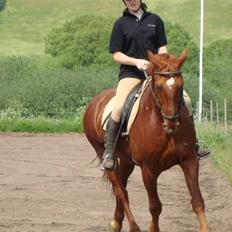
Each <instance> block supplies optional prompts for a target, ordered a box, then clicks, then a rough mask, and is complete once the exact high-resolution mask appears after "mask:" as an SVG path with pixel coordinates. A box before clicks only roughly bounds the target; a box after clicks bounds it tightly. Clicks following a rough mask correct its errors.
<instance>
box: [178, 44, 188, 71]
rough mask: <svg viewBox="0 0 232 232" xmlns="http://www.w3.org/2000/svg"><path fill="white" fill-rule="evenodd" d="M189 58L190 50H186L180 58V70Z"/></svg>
mask: <svg viewBox="0 0 232 232" xmlns="http://www.w3.org/2000/svg"><path fill="white" fill-rule="evenodd" d="M187 57H188V49H187V48H185V49H184V51H183V52H182V54H181V55H180V57H179V58H178V65H177V67H178V68H180V67H181V66H182V65H183V63H184V62H185V61H186V60H187Z"/></svg>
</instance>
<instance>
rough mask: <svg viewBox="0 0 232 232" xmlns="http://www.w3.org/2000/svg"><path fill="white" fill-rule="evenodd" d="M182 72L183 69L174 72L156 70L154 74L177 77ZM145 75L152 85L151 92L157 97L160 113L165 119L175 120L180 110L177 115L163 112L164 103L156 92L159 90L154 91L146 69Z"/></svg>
mask: <svg viewBox="0 0 232 232" xmlns="http://www.w3.org/2000/svg"><path fill="white" fill-rule="evenodd" d="M180 74H181V70H178V71H174V72H158V71H155V72H154V75H160V76H164V77H166V78H171V77H175V76H177V75H180ZM144 75H145V77H146V79H147V81H148V84H149V86H150V88H151V93H152V95H153V97H154V98H155V101H156V105H157V106H158V108H159V110H160V113H161V115H162V117H163V118H164V119H167V120H174V119H177V118H179V116H180V113H179V112H178V113H177V114H175V115H167V114H165V113H164V112H163V109H162V105H161V104H160V101H159V98H158V97H157V95H156V94H157V90H156V91H155V92H154V91H153V89H152V86H151V83H150V81H149V77H148V75H147V72H146V71H144Z"/></svg>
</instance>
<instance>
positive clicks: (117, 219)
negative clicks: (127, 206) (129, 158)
mask: <svg viewBox="0 0 232 232" xmlns="http://www.w3.org/2000/svg"><path fill="white" fill-rule="evenodd" d="M133 170H134V164H132V163H128V162H123V160H121V162H120V165H119V167H118V175H119V177H120V179H121V182H122V184H123V186H124V188H125V189H126V186H127V181H128V178H129V176H130V174H131V173H132V172H133ZM125 194H126V197H127V199H128V193H127V191H126V192H125ZM124 216H125V214H124V210H123V205H122V202H121V200H120V199H119V198H117V197H116V208H115V212H114V220H113V221H112V222H111V224H110V227H111V231H113V232H119V231H121V229H122V222H123V219H124Z"/></svg>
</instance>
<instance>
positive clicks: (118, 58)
mask: <svg viewBox="0 0 232 232" xmlns="http://www.w3.org/2000/svg"><path fill="white" fill-rule="evenodd" d="M113 59H114V61H115V62H117V63H119V64H124V65H132V66H137V68H138V69H146V68H147V64H148V63H149V62H148V61H147V60H144V59H136V58H133V57H130V56H127V55H125V54H124V53H122V52H114V53H113Z"/></svg>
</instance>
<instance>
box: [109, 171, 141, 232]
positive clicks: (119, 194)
mask: <svg viewBox="0 0 232 232" xmlns="http://www.w3.org/2000/svg"><path fill="white" fill-rule="evenodd" d="M107 176H108V178H109V180H110V182H111V183H112V185H113V190H114V194H115V197H116V202H117V205H116V211H115V220H114V221H113V222H111V229H112V230H113V232H119V231H120V230H121V227H122V220H123V217H124V215H123V212H122V210H123V211H124V213H125V215H126V217H127V220H128V222H129V225H130V232H141V230H140V228H139V227H138V225H137V224H136V222H135V219H134V216H133V214H132V212H131V209H130V206H129V200H128V195H127V191H126V188H125V187H124V185H123V183H122V180H121V178H120V174H119V171H108V172H107Z"/></svg>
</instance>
